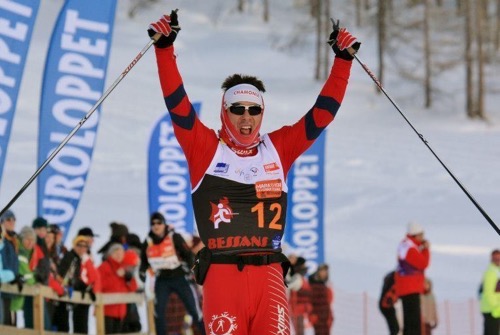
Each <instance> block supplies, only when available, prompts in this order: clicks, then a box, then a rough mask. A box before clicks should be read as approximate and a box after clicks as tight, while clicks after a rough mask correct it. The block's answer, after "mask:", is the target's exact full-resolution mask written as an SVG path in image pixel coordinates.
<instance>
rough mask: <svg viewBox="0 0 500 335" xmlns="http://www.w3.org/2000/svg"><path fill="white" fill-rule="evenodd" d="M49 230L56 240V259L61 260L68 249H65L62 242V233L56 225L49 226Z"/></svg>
mask: <svg viewBox="0 0 500 335" xmlns="http://www.w3.org/2000/svg"><path fill="white" fill-rule="evenodd" d="M49 229H50V230H52V231H53V232H54V235H55V239H56V241H55V249H56V251H55V252H56V253H57V258H58V259H59V260H61V259H62V258H63V257H64V255H66V253H67V252H68V249H67V248H66V246H65V245H64V242H63V237H64V234H63V231H62V230H61V227H60V226H59V225H57V224H51V225H49Z"/></svg>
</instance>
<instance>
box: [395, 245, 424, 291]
mask: <svg viewBox="0 0 500 335" xmlns="http://www.w3.org/2000/svg"><path fill="white" fill-rule="evenodd" d="M429 260H430V253H429V249H427V248H422V243H421V242H419V241H417V240H416V239H415V238H413V237H411V236H407V237H406V238H405V239H404V240H403V241H401V243H400V244H399V246H398V268H397V270H396V276H395V281H396V294H397V295H398V296H400V297H401V296H405V295H409V294H419V293H423V292H424V281H425V276H424V271H425V269H426V268H427V267H428V266H429Z"/></svg>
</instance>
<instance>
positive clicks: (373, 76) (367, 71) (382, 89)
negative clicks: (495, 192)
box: [332, 19, 500, 235]
mask: <svg viewBox="0 0 500 335" xmlns="http://www.w3.org/2000/svg"><path fill="white" fill-rule="evenodd" d="M332 22H333V28H334V29H335V28H337V29H338V24H339V23H338V21H337V23H335V22H334V21H333V19H332ZM347 51H349V53H350V54H351V55H352V56H353V57H354V59H356V61H357V62H358V63H359V64H360V65H361V67H362V68H363V70H365V72H366V73H367V74H368V76H370V78H371V79H372V80H373V82H374V83H375V85H377V87H378V88H379V89H380V91H381V92H382V93H384V95H385V96H386V97H387V99H389V101H390V102H391V104H392V105H393V106H394V108H396V110H397V111H398V112H399V114H401V116H402V117H403V119H405V121H406V123H408V125H409V126H410V127H411V129H413V131H414V132H415V134H417V136H418V137H419V138H420V140H422V142H423V143H424V144H425V146H426V147H427V148H428V149H429V150H430V152H431V153H432V154H433V155H434V157H435V158H436V159H437V160H438V162H439V163H440V164H441V166H442V167H443V168H444V169H445V170H446V172H448V174H449V175H450V176H451V178H453V180H454V181H455V183H457V185H458V186H459V187H460V189H462V191H463V192H464V193H465V195H467V197H468V198H469V200H470V201H471V202H472V203H473V204H474V206H476V208H477V209H478V210H479V212H480V213H481V214H482V215H483V217H484V218H485V219H486V221H488V223H489V224H490V225H491V227H492V228H493V229H494V230H495V231H496V232H497V234H498V235H500V229H499V228H498V226H497V225H496V224H495V222H494V221H493V220H492V219H491V218H490V216H489V215H488V214H487V213H486V211H485V210H484V209H483V208H482V207H481V205H479V203H478V202H477V201H476V200H475V199H474V197H473V196H472V195H471V194H470V193H469V192H468V191H467V189H466V188H465V186H464V185H463V184H462V183H461V182H460V181H459V180H458V178H457V177H455V175H454V174H453V173H452V172H451V171H450V169H449V168H448V167H447V166H446V165H445V164H444V162H443V161H442V160H441V159H440V158H439V156H438V155H437V154H436V153H435V152H434V150H432V148H431V146H430V145H429V142H427V140H426V139H425V138H424V136H423V135H422V134H421V133H419V132H418V130H417V129H416V128H415V127H414V126H413V124H412V123H411V122H410V120H409V119H408V118H407V117H406V115H405V114H404V113H403V111H402V110H401V108H399V107H398V105H397V104H396V103H395V102H394V100H393V99H392V98H391V97H390V96H389V94H388V93H387V92H386V90H385V89H384V87H383V86H382V84H381V83H380V81H379V80H378V79H377V77H375V75H374V74H373V72H372V71H370V69H369V68H368V67H367V66H366V65H365V64H364V63H363V62H362V61H361V60H360V59H359V57H358V56H357V55H356V52H357V51H356V50H354V49H353V48H351V47H349V48H348V49H347Z"/></svg>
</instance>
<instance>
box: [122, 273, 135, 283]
mask: <svg viewBox="0 0 500 335" xmlns="http://www.w3.org/2000/svg"><path fill="white" fill-rule="evenodd" d="M123 278H124V279H125V281H126V282H127V283H128V282H129V281H131V280H132V278H134V272H133V271H125V274H124V275H123Z"/></svg>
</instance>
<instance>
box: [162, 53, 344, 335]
mask: <svg viewBox="0 0 500 335" xmlns="http://www.w3.org/2000/svg"><path fill="white" fill-rule="evenodd" d="M156 58H157V62H158V72H159V77H160V82H161V88H162V91H163V96H164V98H165V103H166V105H167V108H168V110H169V113H170V116H171V118H172V123H173V127H174V133H175V136H176V138H177V140H178V141H179V144H180V146H181V147H182V149H183V150H184V154H185V155H186V158H187V162H188V166H189V172H190V178H191V186H192V199H193V207H194V212H195V217H196V222H197V227H198V231H199V233H200V237H201V239H202V241H203V243H204V244H205V246H206V247H207V248H208V249H210V251H211V253H212V260H214V259H219V261H217V262H214V261H212V263H211V265H210V270H209V271H208V273H207V276H206V279H205V281H204V284H203V316H204V317H203V318H204V320H205V328H206V330H207V333H209V334H233V335H243V334H256V333H259V334H283V335H288V334H290V322H289V320H290V318H289V315H288V306H287V300H286V294H285V286H284V282H283V270H282V267H281V264H280V263H279V262H276V263H274V262H267V261H266V260H267V256H268V255H271V256H276V255H277V254H281V239H282V237H283V233H284V228H285V214H286V206H287V191H288V189H287V185H286V175H287V173H288V171H289V169H290V167H291V165H292V163H293V162H294V161H295V159H297V157H299V155H301V154H302V153H303V152H304V151H305V150H307V149H308V148H309V146H311V144H312V143H313V142H314V140H315V139H316V138H318V136H319V135H320V134H321V132H322V131H323V129H325V127H326V126H327V125H328V124H329V123H330V122H332V121H333V119H334V117H335V114H336V113H337V111H338V109H339V107H340V103H341V102H342V99H343V97H344V93H345V90H346V87H347V81H348V78H349V74H350V68H351V64H352V62H351V61H345V60H342V59H339V58H336V59H335V62H334V64H333V67H332V70H331V73H330V76H329V77H328V79H327V81H326V83H325V85H324V87H323V89H322V90H321V93H320V95H319V96H318V98H317V100H316V102H315V104H314V106H313V107H312V108H311V109H310V110H309V111H308V112H307V113H306V114H305V115H304V116H303V117H302V118H301V119H300V120H299V121H298V122H297V123H295V124H293V125H291V126H284V127H282V128H280V129H278V130H276V131H273V132H271V133H269V134H266V135H264V136H261V142H260V144H259V145H258V146H257V150H256V154H255V155H253V156H246V157H241V156H238V154H237V153H236V152H235V151H233V150H231V148H230V147H229V146H228V145H227V144H226V143H224V142H223V141H221V140H220V138H219V137H218V135H217V133H216V132H215V131H214V130H211V129H209V128H207V127H206V126H205V125H204V124H203V123H202V122H201V121H200V119H199V118H198V117H197V115H196V113H195V110H194V108H193V106H192V105H191V102H190V101H189V99H188V96H187V94H186V91H185V90H184V85H183V82H182V78H181V76H180V74H179V71H178V69H177V65H176V60H175V55H174V47H173V46H171V47H167V48H163V49H162V48H156ZM248 254H251V255H264V256H262V257H261V258H262V262H260V263H259V262H257V263H259V264H258V265H255V263H252V262H250V263H244V262H243V261H241V262H240V260H241V259H243V258H245V257H246V255H248ZM234 255H239V256H241V255H245V256H243V257H239V256H237V257H239V258H238V262H229V261H228V263H229V264H221V263H224V262H223V261H220V259H224V257H226V258H227V259H230V257H227V256H234ZM217 256H219V258H217ZM270 258H272V257H270ZM252 264H254V265H252Z"/></svg>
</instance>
